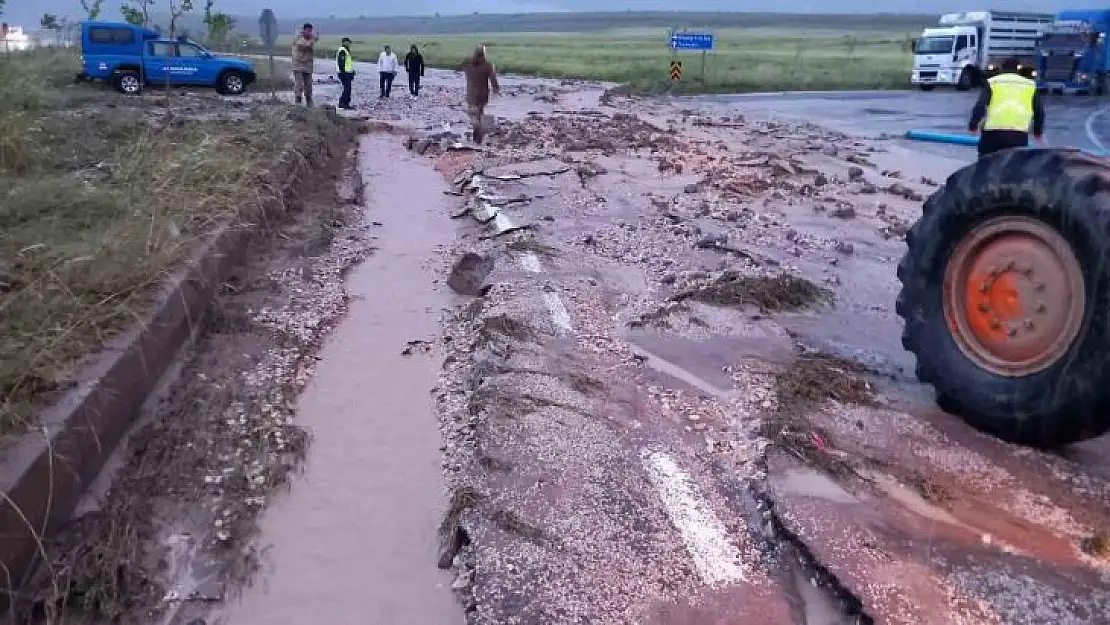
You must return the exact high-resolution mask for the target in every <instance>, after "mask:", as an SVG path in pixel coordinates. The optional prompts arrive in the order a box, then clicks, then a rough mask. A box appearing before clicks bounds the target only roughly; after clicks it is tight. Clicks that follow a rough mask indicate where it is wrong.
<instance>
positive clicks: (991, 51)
mask: <svg viewBox="0 0 1110 625" xmlns="http://www.w3.org/2000/svg"><path fill="white" fill-rule="evenodd" d="M1055 20H1056V16H1055V15H1053V14H1051V13H1026V12H1015V11H972V12H965V13H948V14H946V15H942V16H941V17H940V20H939V21H938V26H936V27H933V28H926V29H925V30H924V31H923V32H922V33H921V37H920V38H919V39H918V40H917V41H916V43H915V44H914V51H913V73H912V74H911V75H910V82H911V83H912V84H914V85H918V86H919V87H920V88H921V89H922V90H924V91H929V90H931V89H933V88H934V87H936V86H937V85H949V86H953V87H955V88H957V89H959V90H961V91H966V90H967V89H970V88H972V87H974V86H976V85H979V84H981V83H982V81H983V80H985V79H987V78H990V77H991V76H992V75H994V73H995V72H997V68H998V64H999V62H1000V61H1001V60H1002V59H1004V58H1007V57H1014V58H1016V59H1018V62H1019V63H1020V64H1021V66H1022V69H1023V70H1025V72H1026V73H1027V74H1032V73H1033V71H1034V69H1033V68H1034V67H1035V65H1036V53H1037V42H1038V41H1039V40H1040V39H1041V35H1042V34H1043V33H1044V31H1045V29H1047V28H1048V27H1049V26H1051V25H1052V24H1053V23H1054V22H1055Z"/></svg>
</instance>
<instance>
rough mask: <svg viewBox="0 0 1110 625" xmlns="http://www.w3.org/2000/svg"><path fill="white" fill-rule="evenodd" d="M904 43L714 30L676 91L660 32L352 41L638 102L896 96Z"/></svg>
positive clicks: (879, 36) (903, 71)
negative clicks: (481, 56)
mask: <svg viewBox="0 0 1110 625" xmlns="http://www.w3.org/2000/svg"><path fill="white" fill-rule="evenodd" d="M910 38H911V33H910V32H909V31H906V32H893V33H891V32H887V33H875V32H867V31H865V30H861V31H858V32H852V31H847V30H833V29H829V30H805V31H797V30H786V29H778V28H764V29H746V30H744V29H732V30H718V31H717V44H716V45H717V48H716V50H713V51H711V52H709V53H708V54H707V55H706V59H705V76H704V80H703V79H702V74H701V63H702V55H701V53H699V52H683V53H679V55H678V60H680V61H682V67H683V80H682V81H681V82H680V83H678V84H677V85H676V84H674V83H672V82H671V80H670V77H669V75H668V72H669V69H670V65H669V63H670V60H671V52H670V50H669V49H668V48H667V45H666V42H667V31H666V30H665V29H644V28H634V29H621V30H612V31H608V32H584V33H475V34H468V35H447V36H427V35H424V36H421V35H394V36H391V35H351V39H352V40H353V41H354V42H355V44H354V54H355V57H356V59H359V60H367V61H375V60H376V59H377V55H378V52H379V51H380V48H381V46H382V45H383V44H386V43H389V44H391V45H392V46H393V47H394V49H395V50H396V51H397V52H398V54H399V56H403V55H404V53H405V52H406V51H407V50H408V47H409V45H410V44H412V43H416V44H417V45H419V46H420V48H421V50H422V52H423V53H424V57H425V61H426V62H427V63H428V65H429V66H432V67H453V66H455V65H457V64H458V63H459V62H460V61H462V59H463V58H465V57H466V56H467V55H468V54H469V53H470V52H471V51H472V50H473V49H474V46H475V45H476V44H478V43H482V42H484V43H487V44H488V46H489V53H490V58H491V60H492V61H493V62H494V63H495V64H496V66H497V68H498V71H499V72H501V73H510V74H522V75H528V76H544V77H551V78H584V79H597V80H605V81H611V82H617V83H623V84H626V85H628V86H629V87H631V88H632V89H633V90H635V91H638V92H643V93H658V92H664V91H676V92H679V93H699V92H750V91H779V90H809V89H813V90H843V89H891V88H902V87H905V86H906V85H907V84H908V81H909V73H910V67H911V64H912V63H911V62H912V59H911V54H910ZM339 39H340V37H338V36H334V37H324V38H322V39H321V42H320V43H321V45H320V49H319V50H318V53H319V55H320V56H324V57H328V56H331V55H333V54H334V48H335V46H337V45H338V43H339ZM281 45H282V48H284V46H286V45H288V42H282V44H281Z"/></svg>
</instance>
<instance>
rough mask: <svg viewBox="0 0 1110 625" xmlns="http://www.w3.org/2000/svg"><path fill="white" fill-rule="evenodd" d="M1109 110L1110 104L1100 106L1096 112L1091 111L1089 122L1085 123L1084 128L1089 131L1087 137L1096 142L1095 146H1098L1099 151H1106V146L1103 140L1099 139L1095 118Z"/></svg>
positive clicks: (1088, 117)
mask: <svg viewBox="0 0 1110 625" xmlns="http://www.w3.org/2000/svg"><path fill="white" fill-rule="evenodd" d="M1107 111H1110V106H1107V107H1103V108H1100V109H1099V110H1097V111H1095V112H1094V113H1091V114H1090V115H1088V116H1087V123H1086V124H1085V125H1084V128H1085V130H1086V131H1087V138H1088V139H1090V140H1091V143H1093V144H1095V147H1096V148H1098V151H1099V152H1106V146H1105V145H1103V144H1102V141H1100V140H1099V138H1098V135H1096V134H1095V119H1097V118H1099V117H1101V116H1102V115H1104V114H1105V113H1106V112H1107Z"/></svg>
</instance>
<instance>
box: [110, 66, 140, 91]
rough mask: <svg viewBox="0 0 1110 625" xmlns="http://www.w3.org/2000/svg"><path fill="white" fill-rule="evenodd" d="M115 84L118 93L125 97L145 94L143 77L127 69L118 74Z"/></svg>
mask: <svg viewBox="0 0 1110 625" xmlns="http://www.w3.org/2000/svg"><path fill="white" fill-rule="evenodd" d="M113 83H114V84H115V86H116V91H119V92H120V93H122V94H124V95H139V94H140V93H142V92H143V77H142V76H140V75H139V72H136V71H134V70H130V69H125V70H121V71H119V72H117V73H116V77H115V79H114V80H113Z"/></svg>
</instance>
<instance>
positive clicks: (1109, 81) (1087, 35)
mask: <svg viewBox="0 0 1110 625" xmlns="http://www.w3.org/2000/svg"><path fill="white" fill-rule="evenodd" d="M1108 31H1110V9H1094V10H1083V9H1077V10H1068V11H1061V12H1060V13H1058V14H1056V21H1055V22H1053V24H1052V25H1051V26H1049V27H1048V29H1047V30H1046V31H1045V33H1044V35H1043V36H1042V37H1041V40H1040V41H1039V42H1038V44H1037V87H1038V88H1040V89H1041V90H1042V91H1053V92H1058V93H1088V94H1098V95H1105V94H1108V93H1110V64H1108V59H1107V54H1106V33H1107V32H1108Z"/></svg>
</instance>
